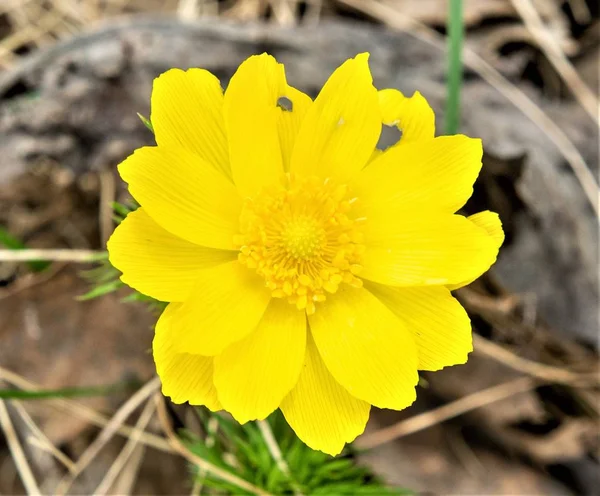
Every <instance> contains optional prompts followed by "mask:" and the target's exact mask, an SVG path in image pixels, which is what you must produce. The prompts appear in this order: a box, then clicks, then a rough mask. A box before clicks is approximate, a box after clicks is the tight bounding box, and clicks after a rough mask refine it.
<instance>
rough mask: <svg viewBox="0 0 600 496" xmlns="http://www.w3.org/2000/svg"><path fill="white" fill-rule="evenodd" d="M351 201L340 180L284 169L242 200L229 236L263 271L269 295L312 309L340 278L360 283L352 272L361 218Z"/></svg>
mask: <svg viewBox="0 0 600 496" xmlns="http://www.w3.org/2000/svg"><path fill="white" fill-rule="evenodd" d="M355 203H356V198H353V197H352V196H351V194H350V191H349V188H348V187H347V186H346V185H339V184H335V183H334V182H333V181H331V180H329V179H325V180H322V179H319V178H317V177H310V178H305V179H297V178H295V177H293V176H292V175H289V174H288V175H286V176H285V177H284V178H283V180H282V181H280V182H278V183H276V184H273V185H271V186H269V187H267V188H265V189H263V190H262V191H261V192H260V193H259V194H258V195H256V196H255V197H254V198H251V199H248V200H247V201H246V203H245V205H244V208H243V209H242V214H241V217H240V231H241V232H240V234H238V235H237V236H236V237H235V239H234V242H235V244H236V246H238V247H239V249H240V253H239V256H238V259H239V261H240V262H241V263H243V264H245V265H246V266H247V267H249V268H251V269H255V270H256V272H257V273H258V274H259V275H261V276H262V277H264V279H265V283H266V286H267V287H268V288H269V289H270V290H271V292H272V295H273V296H274V297H275V298H287V300H288V301H289V302H290V303H291V304H294V305H295V306H296V307H297V308H298V309H300V310H303V309H306V312H307V313H309V314H312V313H314V312H315V310H316V306H315V304H316V303H318V302H322V301H325V299H326V293H335V292H336V291H337V289H338V287H339V285H340V284H342V283H346V284H350V285H352V286H355V287H360V286H362V281H361V280H360V279H359V278H358V277H356V274H357V273H358V272H359V271H360V269H361V266H360V260H361V255H362V253H363V252H364V245H363V244H362V242H363V235H362V232H361V231H362V229H361V225H362V223H363V222H364V220H365V219H364V218H357V215H356V213H355V212H354V210H355V208H354V206H355Z"/></svg>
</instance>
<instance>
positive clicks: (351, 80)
mask: <svg viewBox="0 0 600 496" xmlns="http://www.w3.org/2000/svg"><path fill="white" fill-rule="evenodd" d="M367 61H368V55H367V54H361V55H357V56H356V58H354V59H350V60H347V61H346V62H344V63H343V64H342V65H341V66H340V67H339V68H338V69H336V71H335V72H334V73H333V74H332V75H331V77H330V78H329V80H328V81H327V83H325V86H323V89H322V90H321V92H320V93H319V96H317V98H316V100H315V101H314V103H313V105H311V106H310V108H309V109H308V111H307V112H306V115H305V117H304V121H303V123H302V126H301V127H300V130H299V132H298V136H297V138H296V144H295V147H294V151H293V152H292V161H291V166H290V170H291V171H292V172H293V173H294V174H299V175H303V176H320V177H323V178H325V177H332V178H334V179H336V180H345V179H347V178H349V177H351V176H353V175H354V174H355V173H356V172H358V171H359V170H360V169H362V168H363V166H364V165H365V164H366V163H367V160H368V159H369V157H370V156H371V154H372V153H373V150H374V148H375V145H376V144H377V140H378V139H379V134H380V132H381V113H380V110H379V104H378V97H377V90H376V89H375V87H374V86H373V83H372V80H373V79H372V77H371V72H370V70H369V66H368V63H367Z"/></svg>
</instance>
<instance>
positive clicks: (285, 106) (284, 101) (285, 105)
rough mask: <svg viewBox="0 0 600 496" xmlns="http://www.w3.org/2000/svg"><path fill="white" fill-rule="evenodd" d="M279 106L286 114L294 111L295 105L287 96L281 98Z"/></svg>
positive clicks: (278, 101)
mask: <svg viewBox="0 0 600 496" xmlns="http://www.w3.org/2000/svg"><path fill="white" fill-rule="evenodd" d="M277 106H278V107H279V108H280V109H281V110H283V111H285V112H291V111H292V110H294V103H293V102H292V101H291V100H290V99H289V98H288V97H287V96H282V97H280V98H279V99H278V100H277Z"/></svg>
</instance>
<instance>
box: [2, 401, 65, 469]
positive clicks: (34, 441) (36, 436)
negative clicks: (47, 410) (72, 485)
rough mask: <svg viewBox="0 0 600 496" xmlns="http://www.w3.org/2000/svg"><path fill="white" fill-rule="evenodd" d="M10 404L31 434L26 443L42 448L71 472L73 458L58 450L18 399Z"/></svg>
mask: <svg viewBox="0 0 600 496" xmlns="http://www.w3.org/2000/svg"><path fill="white" fill-rule="evenodd" d="M11 405H12V406H13V408H14V409H15V410H16V411H17V413H18V414H19V415H20V416H21V418H22V419H23V421H24V422H25V424H26V425H27V427H28V428H29V430H30V431H31V433H32V435H31V436H30V437H29V438H28V440H27V441H28V443H29V444H30V445H31V446H35V447H37V448H39V449H41V450H44V451H45V452H46V453H49V454H51V455H52V456H53V457H54V458H55V459H56V460H58V461H59V462H60V463H61V464H62V465H63V466H64V467H65V468H66V469H67V470H68V471H69V472H72V471H73V470H74V468H75V464H74V463H73V460H71V459H70V458H69V457H68V456H67V455H65V454H64V453H63V452H62V451H61V450H59V449H58V448H57V447H56V446H54V444H52V441H50V439H48V437H47V436H46V435H45V434H44V433H43V432H42V430H41V429H40V428H39V427H38V426H37V425H36V423H35V422H34V421H33V419H32V418H31V416H30V415H29V413H27V410H25V407H23V405H22V404H21V402H20V401H16V400H14V401H12V402H11Z"/></svg>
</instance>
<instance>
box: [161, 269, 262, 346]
mask: <svg viewBox="0 0 600 496" xmlns="http://www.w3.org/2000/svg"><path fill="white" fill-rule="evenodd" d="M270 299H271V292H270V291H269V290H267V289H266V288H265V284H264V280H263V279H262V278H260V277H258V276H257V275H256V272H254V271H250V270H248V269H247V268H246V267H243V266H242V265H240V264H239V263H238V262H237V261H235V262H229V263H226V264H222V265H218V266H216V267H212V268H210V269H205V270H201V271H200V272H199V274H198V278H197V279H196V286H195V287H194V289H193V291H192V293H191V295H190V297H189V299H188V300H186V301H185V302H184V303H183V304H182V305H181V308H180V309H179V310H178V311H177V312H176V313H175V315H174V316H173V324H172V327H173V334H174V335H175V339H176V341H177V348H178V350H179V351H180V352H187V353H193V354H197V355H207V356H213V355H218V354H219V353H221V352H222V351H223V350H224V349H225V348H227V347H228V346H229V345H231V344H233V343H235V342H236V341H239V340H240V339H242V338H244V337H245V336H247V335H248V334H250V332H251V331H253V330H254V329H255V328H256V326H257V325H258V323H259V322H260V319H261V318H262V316H263V313H264V312H265V309H266V308H267V305H268V304H269V300H270Z"/></svg>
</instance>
